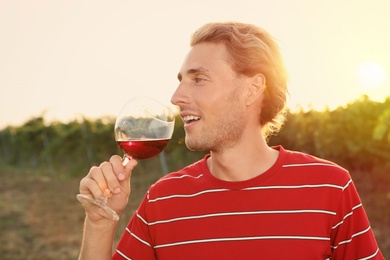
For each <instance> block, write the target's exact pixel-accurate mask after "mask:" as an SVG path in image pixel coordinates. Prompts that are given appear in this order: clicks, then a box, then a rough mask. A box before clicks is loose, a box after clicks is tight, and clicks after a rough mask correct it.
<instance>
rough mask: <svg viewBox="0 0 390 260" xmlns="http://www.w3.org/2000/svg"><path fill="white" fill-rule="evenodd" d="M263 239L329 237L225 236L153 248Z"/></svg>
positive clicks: (320, 238) (160, 246)
mask: <svg viewBox="0 0 390 260" xmlns="http://www.w3.org/2000/svg"><path fill="white" fill-rule="evenodd" d="M264 239H304V240H330V238H329V237H309V236H257V237H226V238H210V239H199V240H188V241H183V242H176V243H169V244H161V245H156V246H155V247H154V248H155V249H158V248H162V247H171V246H180V245H187V244H196V243H209V242H224V241H245V240H264Z"/></svg>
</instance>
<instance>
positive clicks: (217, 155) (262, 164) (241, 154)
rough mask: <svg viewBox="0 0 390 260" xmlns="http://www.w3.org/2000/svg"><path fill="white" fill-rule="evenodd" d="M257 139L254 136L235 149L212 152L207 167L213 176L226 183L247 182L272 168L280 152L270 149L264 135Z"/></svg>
mask: <svg viewBox="0 0 390 260" xmlns="http://www.w3.org/2000/svg"><path fill="white" fill-rule="evenodd" d="M260 135H261V133H260ZM249 136H250V135H249ZM256 137H257V138H253V135H252V138H249V139H248V140H242V141H241V142H240V143H239V144H237V145H236V146H235V147H233V148H229V149H225V150H223V151H218V152H215V151H210V154H211V156H210V158H209V159H208V160H207V166H208V168H209V170H210V172H211V174H212V175H213V176H215V177H216V178H218V179H221V180H224V181H245V180H249V179H252V178H254V177H256V176H259V175H261V174H262V173H264V172H265V171H267V170H268V169H269V168H271V167H272V165H273V164H274V163H275V162H276V160H277V158H278V155H279V152H278V151H276V150H274V149H272V148H270V147H269V146H268V145H267V144H266V142H265V140H264V138H263V136H262V135H261V136H256Z"/></svg>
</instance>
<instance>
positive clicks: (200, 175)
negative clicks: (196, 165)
mask: <svg viewBox="0 0 390 260" xmlns="http://www.w3.org/2000/svg"><path fill="white" fill-rule="evenodd" d="M202 176H203V174H199V175H198V176H192V175H188V174H183V175H181V176H172V177H167V178H162V179H160V180H158V181H157V182H161V181H168V180H174V179H182V178H186V177H188V178H193V179H199V178H200V177H202ZM157 182H156V183H157Z"/></svg>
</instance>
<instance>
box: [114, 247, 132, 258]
mask: <svg viewBox="0 0 390 260" xmlns="http://www.w3.org/2000/svg"><path fill="white" fill-rule="evenodd" d="M116 251H117V252H118V254H120V255H121V256H122V257H123V258H124V259H127V260H131V258H130V257H127V256H126V255H125V254H124V253H122V252H121V251H119V250H118V249H117V250H116Z"/></svg>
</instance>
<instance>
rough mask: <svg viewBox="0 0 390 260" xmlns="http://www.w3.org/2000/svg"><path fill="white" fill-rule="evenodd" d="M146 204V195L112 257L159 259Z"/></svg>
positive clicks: (143, 259) (133, 259) (134, 259)
mask: <svg viewBox="0 0 390 260" xmlns="http://www.w3.org/2000/svg"><path fill="white" fill-rule="evenodd" d="M146 204H147V200H146V197H145V198H144V199H143V201H142V202H141V204H140V206H139V208H138V209H137V211H136V212H135V213H134V215H133V217H132V218H131V220H130V222H129V223H128V225H127V227H126V229H125V230H124V232H123V234H122V237H121V239H120V240H119V243H118V246H117V248H116V251H115V253H114V254H113V256H112V259H115V260H116V259H132V260H137V259H142V260H154V259H157V258H156V255H155V252H154V249H153V245H152V242H151V237H150V233H149V226H148V224H147V222H146V220H145V219H146V216H145V207H146Z"/></svg>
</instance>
